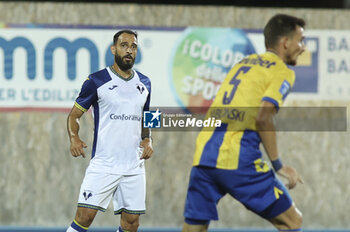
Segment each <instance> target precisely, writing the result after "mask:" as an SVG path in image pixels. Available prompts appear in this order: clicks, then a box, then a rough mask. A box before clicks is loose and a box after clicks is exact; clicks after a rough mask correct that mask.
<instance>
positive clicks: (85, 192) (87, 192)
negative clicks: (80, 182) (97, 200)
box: [83, 191, 92, 200]
mask: <svg viewBox="0 0 350 232" xmlns="http://www.w3.org/2000/svg"><path fill="white" fill-rule="evenodd" d="M83 196H84V198H85V200H87V199H89V198H90V197H92V193H91V192H90V191H84V193H83Z"/></svg>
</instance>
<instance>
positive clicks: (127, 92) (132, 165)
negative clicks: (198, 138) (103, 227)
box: [67, 30, 153, 232]
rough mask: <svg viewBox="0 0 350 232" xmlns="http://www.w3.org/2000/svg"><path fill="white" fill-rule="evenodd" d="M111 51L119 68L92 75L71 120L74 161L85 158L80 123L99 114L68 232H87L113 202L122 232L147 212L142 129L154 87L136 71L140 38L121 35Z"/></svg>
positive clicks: (132, 230) (146, 142)
mask: <svg viewBox="0 0 350 232" xmlns="http://www.w3.org/2000/svg"><path fill="white" fill-rule="evenodd" d="M111 51H112V53H113V55H114V57H115V61H114V64H113V65H112V66H109V67H107V68H104V69H102V70H100V71H98V72H96V73H93V74H91V75H89V77H88V78H87V80H86V81H85V82H84V84H83V86H82V88H81V91H80V94H79V96H78V98H77V99H76V101H75V104H74V106H73V108H72V111H71V112H70V114H69V116H68V121H67V129H68V134H69V138H70V142H71V145H70V151H71V153H72V156H74V157H78V156H83V157H85V152H84V148H85V147H86V144H85V143H84V142H83V141H82V140H81V139H80V138H79V135H78V132H79V119H80V117H81V116H82V115H83V114H84V112H86V111H87V110H88V109H89V108H90V107H91V106H92V107H93V115H94V141H93V145H92V158H91V161H90V164H89V166H88V168H87V170H86V173H85V177H84V180H83V183H82V184H81V187H80V193H79V200H78V208H77V212H76V216H75V219H74V221H73V223H72V224H71V226H70V227H69V228H68V229H67V232H76V231H79V232H85V231H87V230H88V227H89V226H90V225H91V223H92V221H93V220H94V218H95V216H96V213H97V211H98V210H100V211H105V210H106V208H107V206H108V205H109V203H110V201H111V200H113V204H114V214H121V218H120V227H119V229H118V231H119V232H123V231H124V232H127V231H128V232H136V231H137V228H138V226H139V216H140V214H144V213H145V194H146V182H145V167H144V160H146V159H148V158H150V157H151V155H152V153H153V148H152V141H151V137H150V131H149V129H148V128H142V117H143V111H145V110H149V104H150V96H151V82H150V79H149V78H148V77H146V76H145V75H143V74H142V73H140V72H138V71H135V70H133V69H132V67H133V65H134V61H135V57H136V55H137V33H136V32H134V31H131V30H122V31H119V32H117V33H116V34H115V35H114V38H113V45H112V46H111Z"/></svg>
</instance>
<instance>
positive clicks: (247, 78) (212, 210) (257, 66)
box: [182, 14, 305, 232]
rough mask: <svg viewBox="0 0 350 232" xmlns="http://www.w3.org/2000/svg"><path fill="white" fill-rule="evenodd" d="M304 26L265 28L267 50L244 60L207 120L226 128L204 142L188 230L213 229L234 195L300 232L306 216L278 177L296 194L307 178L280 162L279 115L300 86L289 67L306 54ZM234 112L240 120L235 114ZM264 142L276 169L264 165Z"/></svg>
mask: <svg viewBox="0 0 350 232" xmlns="http://www.w3.org/2000/svg"><path fill="white" fill-rule="evenodd" d="M304 26H305V22H304V20H303V19H300V18H296V17H293V16H289V15H282V14H279V15H275V16H274V17H272V18H271V19H270V20H269V22H268V23H267V24H266V26H265V28H264V37H265V46H266V49H267V51H266V52H265V53H264V54H261V55H258V54H252V55H250V56H248V57H246V58H244V59H243V60H242V61H241V62H239V63H238V64H236V65H235V66H234V67H233V68H232V69H231V70H230V72H229V73H228V75H227V77H226V79H225V80H224V82H223V83H222V86H221V87H220V90H219V92H218V94H217V96H216V97H215V99H214V101H213V103H212V105H211V107H210V109H209V110H208V113H207V117H208V115H216V116H217V117H218V118H219V119H221V120H222V122H223V123H222V126H221V127H220V128H215V130H212V131H208V130H202V131H201V132H200V133H199V135H198V137H197V141H196V150H195V155H194V161H193V167H192V170H191V175H190V181H189V186H188V192H187V198H186V204H185V212H184V216H185V224H184V227H183V230H182V231H183V232H204V231H207V230H208V226H209V223H210V220H218V215H217V209H216V205H217V203H218V201H219V200H220V199H221V198H222V197H223V196H224V195H225V194H227V193H228V194H230V195H231V196H232V197H234V198H235V199H237V200H238V201H240V202H241V203H242V204H243V205H244V206H245V207H246V208H247V209H249V210H251V211H253V212H254V213H256V214H257V215H259V216H261V217H262V218H264V219H266V220H268V221H270V222H271V223H272V224H273V225H274V226H275V227H276V228H277V229H278V230H279V231H301V224H302V215H301V213H300V212H299V211H298V209H297V208H296V207H295V205H294V204H293V201H292V199H291V197H290V195H289V194H288V191H287V189H286V187H285V186H284V185H283V184H282V182H281V181H280V180H279V179H278V178H277V177H276V176H275V173H277V174H279V175H281V176H283V177H285V178H287V180H288V184H287V187H288V188H289V189H292V188H294V187H295V186H296V184H297V182H302V179H301V177H300V176H299V174H298V173H297V172H296V170H295V169H294V168H292V167H289V166H287V165H285V164H283V163H282V161H281V159H280V153H279V152H278V149H277V145H276V133H275V125H274V121H273V118H274V116H275V114H276V113H277V111H278V109H279V107H280V106H281V105H282V103H283V101H284V100H285V98H286V97H287V95H288V93H289V92H290V90H291V88H292V86H293V84H294V79H295V75H294V72H293V71H292V70H291V69H289V68H288V66H287V65H296V63H297V58H298V56H299V55H300V54H301V53H302V52H303V51H304V49H305V47H304V42H303V40H304V35H303V34H304ZM224 108H226V110H220V109H224ZM230 110H234V113H235V114H236V115H237V114H240V116H239V117H230V116H232V115H230V113H232V112H233V111H230ZM260 143H262V144H263V146H264V148H265V150H266V153H267V156H268V158H269V159H270V161H271V163H272V166H273V168H274V171H272V170H271V169H270V168H269V166H268V165H267V163H266V162H265V161H264V160H263V158H262V153H261V151H260V150H259V144H260Z"/></svg>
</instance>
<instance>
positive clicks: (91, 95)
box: [75, 77, 97, 112]
mask: <svg viewBox="0 0 350 232" xmlns="http://www.w3.org/2000/svg"><path fill="white" fill-rule="evenodd" d="M96 101H97V87H96V84H95V83H94V81H93V80H92V79H91V78H90V77H88V79H86V81H85V82H84V83H83V86H82V87H81V90H80V93H79V96H78V97H77V99H76V100H75V106H76V107H77V108H79V109H80V110H81V111H83V112H86V111H87V110H88V109H89V108H90V106H91V105H92V104H93V103H94V102H96Z"/></svg>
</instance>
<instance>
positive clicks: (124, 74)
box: [111, 63, 133, 79]
mask: <svg viewBox="0 0 350 232" xmlns="http://www.w3.org/2000/svg"><path fill="white" fill-rule="evenodd" d="M111 67H112V69H113V71H114V72H116V73H117V74H118V75H119V76H120V77H122V78H124V79H129V78H130V77H131V76H132V74H133V72H132V69H128V70H125V71H124V70H121V69H120V68H119V66H118V65H117V64H115V63H114V64H113V65H112V66H111Z"/></svg>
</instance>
